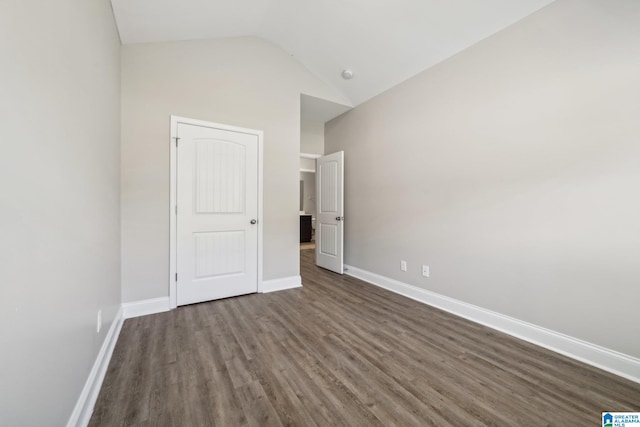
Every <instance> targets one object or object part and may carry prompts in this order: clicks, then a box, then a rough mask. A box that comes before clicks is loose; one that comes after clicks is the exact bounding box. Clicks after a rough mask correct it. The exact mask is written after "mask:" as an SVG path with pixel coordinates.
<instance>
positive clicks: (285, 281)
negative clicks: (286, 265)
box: [259, 276, 302, 294]
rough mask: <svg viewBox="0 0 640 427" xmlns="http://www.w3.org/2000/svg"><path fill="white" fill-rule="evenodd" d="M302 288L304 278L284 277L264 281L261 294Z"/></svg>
mask: <svg viewBox="0 0 640 427" xmlns="http://www.w3.org/2000/svg"><path fill="white" fill-rule="evenodd" d="M301 287H302V278H301V277H300V276H290V277H282V278H280V279H273V280H264V281H262V286H260V290H259V292H260V293H263V294H265V293H268V292H276V291H284V290H285V289H294V288H301Z"/></svg>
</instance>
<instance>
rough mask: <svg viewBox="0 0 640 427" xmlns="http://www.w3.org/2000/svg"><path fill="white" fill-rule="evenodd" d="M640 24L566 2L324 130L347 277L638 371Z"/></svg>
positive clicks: (610, 5) (631, 12) (626, 10)
mask: <svg viewBox="0 0 640 427" xmlns="http://www.w3.org/2000/svg"><path fill="white" fill-rule="evenodd" d="M639 22H640V2H637V1H633V0H626V1H624V0H618V1H613V2H603V1H597V0H589V1H583V0H568V1H567V0H559V1H556V2H554V3H553V4H551V5H550V6H548V7H546V8H544V9H542V10H541V11H539V12H537V13H535V14H534V15H532V16H530V17H528V18H526V19H524V20H522V21H520V22H519V23H517V24H515V25H513V26H511V27H509V28H508V29H506V30H504V31H502V32H500V33H498V34H496V35H494V36H492V37H489V38H488V39H486V40H484V41H482V42H480V43H478V44H477V45H475V46H473V47H471V48H469V49H467V50H465V51H463V52H461V53H460V54H458V55H456V56H454V57H453V58H451V59H449V60H447V61H445V62H443V63H441V64H439V65H437V66H435V67H433V68H432V69H429V70H427V71H425V72H423V73H421V74H419V75H417V76H416V77H414V78H412V79H410V80H408V81H406V82H404V83H402V84H400V85H398V86H396V87H395V88H393V89H391V90H389V91H388V92H386V93H384V94H382V95H379V96H378V97H376V98H374V99H372V100H370V101H368V102H366V103H364V104H362V105H361V106H359V107H358V108H356V109H355V110H353V111H352V112H349V113H347V114H345V115H343V116H341V117H339V118H336V119H334V120H333V121H331V122H330V123H328V124H327V126H326V129H325V144H326V145H325V150H326V152H334V151H338V150H345V156H346V164H345V179H346V209H345V217H346V218H348V222H346V223H345V228H346V240H345V242H346V243H345V247H346V262H347V263H348V264H351V265H354V266H356V267H359V268H362V269H365V270H368V271H372V272H375V273H378V274H381V275H384V276H387V277H391V278H394V279H397V280H400V281H402V282H405V283H409V284H412V285H415V286H419V287H421V288H425V289H428V290H431V291H434V292H437V293H439V294H443V295H447V296H449V297H453V298H456V299H458V300H462V301H465V302H468V303H471V304H475V305H478V306H480V307H484V308H487V309H490V310H494V311H497V312H499V313H503V314H506V315H509V316H512V317H515V318H518V319H521V320H524V321H528V322H531V323H534V324H537V325H540V326H543V327H546V328H549V329H552V330H555V331H559V332H562V333H565V334H568V335H570V336H573V337H577V338H580V339H583V340H586V341H589V342H592V343H595V344H599V345H602V346H605V347H608V348H611V349H614V350H617V351H620V352H622V353H626V354H629V355H632V356H635V357H640V340H639V339H638V325H640V310H638V301H640V286H639V285H640V261H639V260H640V244H639V243H640V220H639V218H640V198H639V197H638V189H639V188H640V102H639V99H640V78H639V77H638V76H640V25H638V23H639ZM401 259H405V260H407V261H408V264H409V271H408V272H407V273H403V272H401V271H400V268H399V264H400V260H401ZM423 263H425V264H429V265H430V266H431V278H429V279H427V278H424V277H421V275H420V265H421V264H423Z"/></svg>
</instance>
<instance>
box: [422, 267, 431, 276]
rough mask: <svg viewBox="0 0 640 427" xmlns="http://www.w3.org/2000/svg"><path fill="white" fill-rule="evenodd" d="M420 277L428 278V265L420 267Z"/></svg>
mask: <svg viewBox="0 0 640 427" xmlns="http://www.w3.org/2000/svg"><path fill="white" fill-rule="evenodd" d="M422 275H423V276H424V277H429V266H428V265H423V266H422Z"/></svg>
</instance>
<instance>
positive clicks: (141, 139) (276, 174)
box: [122, 37, 345, 302]
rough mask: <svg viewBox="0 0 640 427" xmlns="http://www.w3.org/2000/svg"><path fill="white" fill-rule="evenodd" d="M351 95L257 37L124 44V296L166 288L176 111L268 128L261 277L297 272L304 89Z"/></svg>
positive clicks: (335, 98) (334, 96)
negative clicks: (173, 117)
mask: <svg viewBox="0 0 640 427" xmlns="http://www.w3.org/2000/svg"><path fill="white" fill-rule="evenodd" d="M301 92H303V93H306V94H309V95H312V96H316V97H319V98H325V99H329V100H332V101H335V102H339V103H345V100H344V98H342V97H341V95H339V94H338V93H337V92H336V91H335V90H333V89H330V88H329V87H328V86H327V85H326V84H324V83H322V82H321V81H320V80H318V79H317V78H316V77H315V76H313V75H312V74H311V73H310V72H309V71H308V70H307V69H306V68H304V67H303V66H302V65H301V64H300V63H299V62H297V61H296V60H295V59H294V58H293V57H291V55H289V54H287V53H286V52H285V51H284V50H282V49H280V48H278V47H276V46H274V45H272V44H270V43H268V42H266V41H264V40H261V39H258V38H253V37H243V38H231V39H217V40H203V41H188V42H176V43H157V44H139V45H125V46H123V47H122V293H123V301H124V302H129V301H136V300H144V299H149V298H156V297H163V296H167V295H168V292H169V279H168V276H169V145H170V132H169V131H170V129H169V124H170V116H171V115H172V114H173V115H178V116H184V117H189V118H195V119H201V120H208V121H212V122H217V123H224V124H229V125H235V126H241V127H248V128H253V129H259V130H263V131H264V132H265V133H264V279H265V280H269V279H278V278H284V277H290V276H295V275H298V274H299V270H300V268H299V252H298V244H299V238H298V235H299V218H298V212H299V179H298V176H299V165H300V159H299V157H298V156H299V151H300V93H301Z"/></svg>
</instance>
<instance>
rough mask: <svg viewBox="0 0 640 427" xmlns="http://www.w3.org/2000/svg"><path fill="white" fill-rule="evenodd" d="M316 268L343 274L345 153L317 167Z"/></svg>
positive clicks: (331, 156)
mask: <svg viewBox="0 0 640 427" xmlns="http://www.w3.org/2000/svg"><path fill="white" fill-rule="evenodd" d="M316 198H317V204H316V209H317V214H316V264H317V265H318V266H320V267H322V268H326V269H327V270H331V271H335V272H336V273H340V274H343V272H344V268H343V267H344V261H343V255H342V253H343V249H344V248H343V241H344V151H339V152H337V153H333V154H329V155H326V156H323V157H320V158H319V159H318V160H317V164H316Z"/></svg>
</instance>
